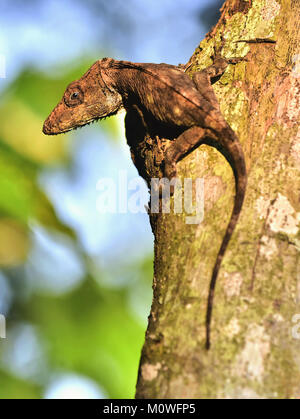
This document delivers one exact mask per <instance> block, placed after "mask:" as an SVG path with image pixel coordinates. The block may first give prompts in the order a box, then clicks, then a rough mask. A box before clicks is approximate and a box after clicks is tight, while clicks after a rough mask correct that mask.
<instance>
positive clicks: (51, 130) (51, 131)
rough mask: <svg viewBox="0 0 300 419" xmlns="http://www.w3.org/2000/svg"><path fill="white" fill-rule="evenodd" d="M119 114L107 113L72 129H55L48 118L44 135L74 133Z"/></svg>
mask: <svg viewBox="0 0 300 419" xmlns="http://www.w3.org/2000/svg"><path fill="white" fill-rule="evenodd" d="M117 113H118V109H117V110H116V111H113V112H110V113H107V114H105V115H101V116H99V117H93V118H90V119H88V120H87V121H81V122H77V123H76V125H73V126H70V127H67V128H59V127H57V126H55V127H53V126H51V123H50V121H49V118H48V119H46V121H45V122H44V125H43V133H44V134H46V135H59V134H65V133H66V132H69V131H73V130H76V129H78V128H82V127H84V126H85V125H90V124H92V123H94V122H97V121H101V120H103V119H106V118H108V117H110V116H112V115H116V114H117Z"/></svg>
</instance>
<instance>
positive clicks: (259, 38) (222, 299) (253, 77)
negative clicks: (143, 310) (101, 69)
mask: <svg viewBox="0 0 300 419" xmlns="http://www.w3.org/2000/svg"><path fill="white" fill-rule="evenodd" d="M221 11H222V13H221V18H220V21H219V22H218V24H217V25H216V26H215V28H213V29H212V30H211V32H210V33H209V34H207V36H206V38H205V39H204V40H203V41H202V42H201V44H200V45H199V47H198V48H197V49H196V51H195V53H194V54H193V56H192V57H191V59H190V61H189V65H190V67H189V74H192V73H193V72H194V71H197V70H199V69H201V68H204V67H206V66H207V65H209V64H210V63H211V60H210V56H211V55H212V53H213V45H215V44H217V45H218V44H219V42H220V37H221V35H222V36H223V38H224V39H225V42H226V43H225V47H224V50H223V54H224V56H226V57H227V58H229V57H236V56H242V57H245V58H246V60H245V61H243V62H241V63H239V64H237V65H235V66H229V67H228V69H227V70H226V72H225V74H224V75H223V76H222V77H221V79H220V80H219V81H218V82H217V83H216V84H215V85H214V89H215V93H216V95H217V97H218V99H219V101H220V106H221V110H222V112H223V114H224V116H225V118H226V120H227V121H228V123H229V124H230V125H231V127H232V128H233V129H234V130H235V131H236V133H237V134H238V136H239V138H240V141H241V143H242V145H243V149H244V152H245V155H246V159H247V168H248V174H249V181H248V188H247V196H246V201H245V204H244V208H243V211H242V214H241V218H240V221H239V224H238V228H237V230H236V232H235V234H234V236H233V238H232V240H231V242H230V245H229V248H228V250H227V253H226V255H225V258H224V261H223V264H222V268H221V271H220V274H219V280H218V284H217V289H216V298H215V306H214V311H213V322H212V347H211V349H210V350H209V351H208V352H207V351H206V350H205V349H204V342H205V310H206V300H207V291H208V283H209V280H210V276H211V271H212V268H213V265H214V262H215V257H216V255H217V252H218V248H219V246H220V243H221V240H222V236H223V234H224V231H225V228H226V225H227V222H228V218H229V216H230V212H231V208H232V202H233V196H234V180H233V176H232V171H231V169H230V167H229V165H228V164H227V162H226V161H225V160H224V158H223V157H222V156H221V155H220V154H219V153H218V152H217V151H216V150H214V149H212V148H210V147H208V146H202V147H201V148H199V149H197V150H195V151H194V152H193V153H192V154H191V155H189V156H188V157H187V158H185V159H184V160H182V161H181V162H180V163H179V165H178V173H179V176H180V177H182V178H186V177H192V178H194V179H195V178H197V177H198V178H199V177H200V178H204V183H205V217H204V221H203V222H202V223H201V224H199V225H187V224H186V223H185V216H186V214H152V215H151V216H150V217H151V224H152V228H153V232H154V236H155V260H154V282H153V294H154V295H153V304H152V308H151V313H150V316H149V325H148V329H147V333H146V341H145V345H144V348H143V352H142V357H141V363H140V371H139V378H138V383H137V395H136V397H137V398H162V397H165V398H185V397H187V398H204V397H208V398H239V397H240V398H244V397H251V398H266V397H267V398H296V397H299V394H300V355H299V354H300V340H299V339H297V338H295V334H293V330H294V329H293V327H294V326H295V324H294V323H293V320H292V319H293V316H294V315H295V314H297V313H300V199H299V196H300V195H299V194H300V157H299V156H300V130H299V109H300V106H299V105H300V104H299V101H300V95H299V90H300V64H299V61H300V51H299V45H300V31H299V12H300V3H299V2H298V1H295V0H252V1H251V0H228V1H226V2H225V3H224V5H223V8H222V10H221ZM239 41H248V42H239ZM147 159H148V162H147V167H148V168H149V172H148V176H150V177H151V176H152V175H153V173H152V172H151V168H152V167H153V164H152V162H151V159H153V155H152V153H148V154H147V156H146V160H147ZM154 174H155V175H156V174H157V173H154Z"/></svg>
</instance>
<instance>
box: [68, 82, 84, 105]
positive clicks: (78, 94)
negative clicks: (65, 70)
mask: <svg viewBox="0 0 300 419" xmlns="http://www.w3.org/2000/svg"><path fill="white" fill-rule="evenodd" d="M64 101H65V104H66V105H67V106H69V107H73V106H77V105H80V103H82V102H83V92H82V90H81V89H80V87H79V86H72V88H70V89H69V90H68V91H67V92H66V94H65V97H64Z"/></svg>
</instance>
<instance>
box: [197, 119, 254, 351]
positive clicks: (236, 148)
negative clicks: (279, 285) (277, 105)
mask: <svg viewBox="0 0 300 419" xmlns="http://www.w3.org/2000/svg"><path fill="white" fill-rule="evenodd" d="M221 137H222V138H224V139H225V140H224V141H222V140H221V142H220V143H221V146H222V149H223V154H224V156H225V157H226V159H227V161H228V162H229V163H230V165H231V167H232V170H233V173H234V177H235V189H236V191H235V200H234V207H233V211H232V214H231V218H230V221H229V223H228V226H227V229H226V232H225V235H224V238H223V241H222V244H221V247H220V250H219V253H218V256H217V259H216V262H215V266H214V269H213V272H212V276H211V280H210V284H209V293H208V300H207V311H206V345H205V347H206V349H207V350H208V349H209V348H210V324H211V317H212V310H213V301H214V292H215V286H216V282H217V277H218V273H219V270H220V266H221V263H222V259H223V256H224V254H225V251H226V248H227V246H228V243H229V241H230V239H231V236H232V233H233V232H234V229H235V227H236V224H237V221H238V218H239V215H240V212H241V209H242V206H243V202H244V197H245V192H246V186H247V173H246V165H245V158H244V153H243V150H242V147H241V144H240V143H239V141H238V138H237V136H236V135H235V133H234V131H232V130H231V128H229V127H226V128H225V129H224V131H223V135H222V136H221ZM223 142H224V144H223Z"/></svg>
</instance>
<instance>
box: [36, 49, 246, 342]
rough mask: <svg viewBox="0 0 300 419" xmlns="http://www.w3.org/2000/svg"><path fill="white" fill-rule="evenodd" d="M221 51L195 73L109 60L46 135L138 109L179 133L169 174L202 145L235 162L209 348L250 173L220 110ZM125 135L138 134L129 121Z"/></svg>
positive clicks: (147, 120) (88, 77)
mask: <svg viewBox="0 0 300 419" xmlns="http://www.w3.org/2000/svg"><path fill="white" fill-rule="evenodd" d="M238 61H240V60H238V59H232V60H231V61H226V60H225V59H223V58H222V57H221V55H220V53H217V54H216V56H215V61H214V64H213V65H212V66H210V67H208V68H207V69H205V70H203V71H201V72H198V73H195V74H194V76H193V79H190V77H188V76H187V75H186V74H185V73H184V71H183V69H181V68H179V67H176V66H172V65H168V64H151V63H131V62H128V61H116V60H113V59H111V58H104V59H102V60H99V61H97V62H96V63H94V64H93V65H92V66H91V68H90V69H89V70H88V71H87V73H85V74H84V75H83V76H82V77H81V78H80V79H79V80H77V81H74V82H73V83H71V84H70V85H69V86H68V87H67V88H66V91H65V93H64V95H63V98H62V100H61V101H60V102H59V103H58V105H57V106H56V107H55V109H54V110H53V111H52V112H51V114H50V115H49V117H48V118H47V120H46V121H45V123H44V127H43V132H44V133H45V134H47V135H54V134H61V133H64V132H67V131H70V130H72V129H75V128H78V127H80V126H83V125H86V124H88V123H90V122H92V121H95V120H98V119H102V118H104V117H107V116H111V115H114V114H116V113H117V112H118V111H119V110H120V109H122V108H125V110H126V111H127V115H128V116H129V115H130V114H131V113H132V112H138V114H139V115H140V116H141V120H142V123H143V124H144V125H145V130H147V129H149V131H148V132H150V130H151V125H153V121H156V122H157V124H159V125H160V126H164V127H165V129H170V130H171V129H172V130H173V131H174V129H175V132H177V134H178V135H177V137H176V138H175V139H174V141H173V142H172V145H171V146H170V147H169V148H168V149H167V151H166V153H165V158H164V170H165V175H166V176H167V177H168V178H169V179H171V178H172V177H175V176H176V163H177V162H178V161H179V160H180V159H182V158H183V157H184V156H186V155H187V154H189V153H190V152H191V151H192V150H193V149H195V148H196V147H198V146H200V145H201V144H208V145H210V146H212V147H215V148H217V149H218V150H219V151H220V152H221V153H222V154H223V155H224V156H225V158H226V159H227V161H228V162H229V163H230V165H231V167H232V170H233V173H234V176H235V183H236V196H235V202H234V208H233V212H232V215H231V219H230V221H229V224H228V227H227V229H226V232H225V235H224V238H223V241H222V244H221V247H220V250H219V253H218V255H217V259H216V263H215V266H214V269H213V273H212V277H211V281H210V287H209V296H208V304H207V313H206V348H207V349H209V347H210V323H211V315H212V307H213V298H214V289H215V285H216V280H217V276H218V272H219V269H220V266H221V262H222V259H223V256H224V253H225V251H226V248H227V245H228V243H229V240H230V238H231V236H232V233H233V231H234V229H235V226H236V224H237V221H238V218H239V215H240V212H241V208H242V205H243V200H244V196H245V191H246V183H247V175H246V166H245V159H244V154H243V150H242V147H241V145H240V143H239V141H238V138H237V136H236V134H235V133H234V132H233V130H232V129H231V128H230V127H229V125H228V124H227V122H226V121H225V119H224V117H223V116H222V114H221V111H220V108H219V104H218V101H217V98H216V96H215V94H214V91H213V89H212V87H211V79H212V78H215V77H218V76H220V75H222V73H223V72H224V71H225V69H226V67H227V65H228V64H230V63H232V64H235V63H237V62H238ZM126 125H127V126H126V136H127V139H128V141H129V137H130V138H132V137H134V135H135V132H134V131H133V128H132V124H131V125H130V124H129V122H127V123H126Z"/></svg>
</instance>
